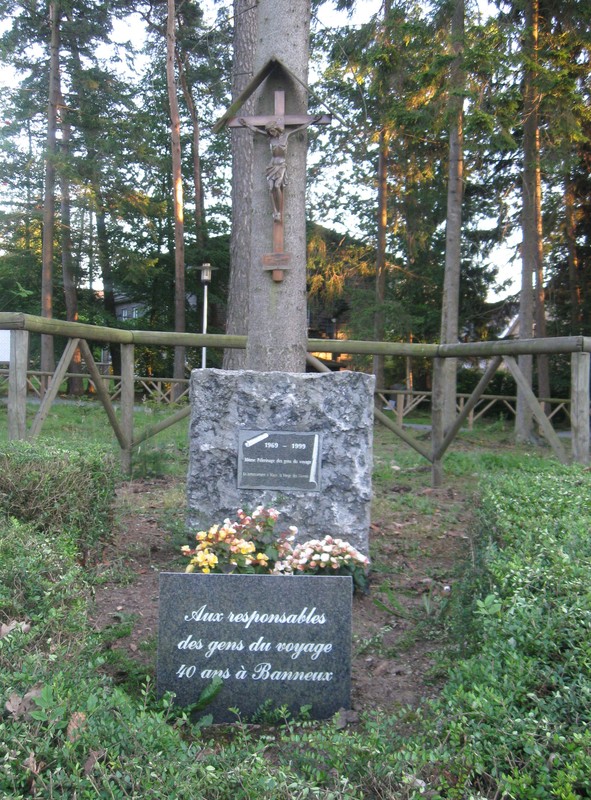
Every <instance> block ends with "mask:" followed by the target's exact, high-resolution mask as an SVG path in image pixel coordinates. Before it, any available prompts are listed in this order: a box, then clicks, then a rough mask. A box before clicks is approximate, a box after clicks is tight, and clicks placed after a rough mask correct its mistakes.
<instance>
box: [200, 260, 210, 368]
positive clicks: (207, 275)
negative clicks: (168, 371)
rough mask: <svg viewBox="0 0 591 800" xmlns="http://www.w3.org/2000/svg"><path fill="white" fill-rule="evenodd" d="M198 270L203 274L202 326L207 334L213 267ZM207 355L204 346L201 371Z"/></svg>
mask: <svg viewBox="0 0 591 800" xmlns="http://www.w3.org/2000/svg"><path fill="white" fill-rule="evenodd" d="M197 269H198V270H199V271H200V272H201V283H202V284H203V325H202V333H204V334H205V333H207V290H208V287H209V284H210V283H211V273H212V270H213V268H212V266H211V264H202V265H201V266H200V267H197ZM206 354H207V348H206V347H205V346H203V347H202V348H201V369H205V361H206Z"/></svg>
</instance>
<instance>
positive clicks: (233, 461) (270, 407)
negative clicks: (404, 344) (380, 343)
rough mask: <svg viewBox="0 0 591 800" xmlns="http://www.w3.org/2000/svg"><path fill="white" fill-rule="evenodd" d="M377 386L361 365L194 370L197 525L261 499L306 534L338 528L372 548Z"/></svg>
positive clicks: (191, 505) (190, 495)
mask: <svg viewBox="0 0 591 800" xmlns="http://www.w3.org/2000/svg"><path fill="white" fill-rule="evenodd" d="M373 391H374V378H373V376H371V375H365V374H363V373H357V372H336V373H320V374H307V373H282V372H254V371H250V370H236V371H223V370H216V369H205V370H194V371H193V373H192V375H191V406H192V412H191V426H190V453H189V459H190V460H189V472H188V477H187V500H188V521H189V526H190V527H191V528H192V529H194V530H201V529H207V528H209V527H210V526H211V525H212V524H214V523H217V522H222V521H223V520H224V519H225V518H226V517H230V518H232V519H233V518H234V517H235V514H236V511H237V509H239V508H244V509H246V510H252V509H254V508H256V506H258V505H260V504H262V505H265V506H274V507H275V508H277V509H278V510H279V511H280V513H281V519H280V527H281V529H286V528H287V527H288V526H290V525H295V526H296V527H297V528H298V530H299V536H298V540H299V541H302V540H304V539H309V538H317V537H322V536H325V535H333V536H338V537H340V538H342V539H346V540H347V541H349V542H350V543H351V544H352V545H354V546H355V547H356V548H357V549H358V550H360V551H361V552H363V553H365V554H367V552H368V531H369V504H370V501H371V472H372V440H373Z"/></svg>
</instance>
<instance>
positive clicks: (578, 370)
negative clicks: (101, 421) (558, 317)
mask: <svg viewBox="0 0 591 800" xmlns="http://www.w3.org/2000/svg"><path fill="white" fill-rule="evenodd" d="M3 329H4V330H10V331H11V349H10V363H9V368H8V370H7V371H6V370H4V371H0V382H1V381H2V379H3V378H4V379H5V377H4V376H5V374H6V372H7V374H8V436H9V439H19V438H21V439H22V438H27V437H28V438H33V437H34V436H36V435H37V434H38V433H39V431H40V430H41V427H42V425H43V421H44V419H45V418H46V417H47V415H48V413H49V409H50V407H51V404H52V403H53V401H54V400H55V398H56V397H57V395H58V393H59V390H60V387H61V386H62V384H63V382H64V381H65V380H67V379H68V378H80V377H82V378H84V379H85V380H87V381H88V382H89V384H90V385H91V386H92V387H93V388H94V391H95V392H96V394H97V396H98V398H99V399H100V401H101V402H102V404H103V406H104V409H105V411H106V413H107V416H108V418H109V422H110V423H111V426H112V428H113V431H114V433H115V436H116V438H117V441H118V442H119V445H120V447H121V451H122V461H123V466H124V469H127V470H128V471H129V470H130V468H131V453H132V450H133V449H134V448H135V447H137V446H138V445H139V444H140V443H141V442H143V441H144V440H145V439H147V438H149V437H150V436H153V435H155V434H156V433H158V432H159V431H161V430H164V429H165V428H166V427H169V426H170V425H172V424H175V423H176V422H179V421H180V420H181V419H184V418H185V417H186V416H188V414H189V412H190V408H189V406H188V405H187V406H185V407H184V408H181V409H180V410H179V411H177V412H176V413H174V414H173V415H172V416H171V417H169V418H168V420H163V421H161V422H159V423H157V424H156V425H154V426H151V428H148V429H144V430H142V432H141V434H140V435H139V436H135V437H134V432H133V409H134V402H135V398H136V385H138V386H139V387H140V388H141V391H142V392H144V393H145V394H147V395H148V396H151V397H152V398H156V399H157V400H158V401H159V402H170V401H171V400H172V398H173V397H174V398H175V400H177V399H178V394H180V395H181V396H186V395H187V393H188V381H187V380H183V381H179V380H178V379H167V378H153V377H151V376H150V377H139V376H136V375H135V370H134V367H135V363H134V347H135V346H136V345H137V346H142V345H157V346H159V347H175V346H183V347H195V348H203V347H209V348H223V349H226V348H230V349H235V348H238V349H244V348H245V347H246V337H245V336H227V335H224V334H199V333H172V332H170V331H136V330H122V329H116V328H106V327H101V326H94V325H87V324H85V323H79V322H66V321H64V320H57V319H46V318H42V317H36V316H33V315H30V314H21V313H17V312H0V330H3ZM30 333H34V334H40V335H46V336H60V337H64V338H66V339H67V340H68V342H67V344H66V347H65V350H64V352H63V354H62V357H61V359H60V362H59V364H58V366H57V367H56V370H55V372H54V373H52V374H47V373H42V372H39V371H29V369H28V366H29V365H28V350H29V334H30ZM88 342H92V343H97V342H101V343H104V344H119V345H120V349H121V375H120V376H113V375H109V374H105V370H104V365H102V364H100V365H99V364H97V362H95V360H94V357H93V354H92V352H91V350H90V347H89V345H88ZM76 350H79V351H80V353H81V355H82V358H83V360H84V362H85V363H86V368H87V370H88V372H87V373H80V372H75V373H73V372H71V371H68V367H69V366H70V362H71V360H72V358H73V356H74V353H75V352H76ZM307 350H308V353H309V355H308V357H307V361H308V363H309V364H310V365H311V366H312V367H313V368H315V369H318V370H320V371H323V372H326V371H330V370H329V369H328V367H327V366H326V365H325V364H324V363H323V362H321V361H320V360H319V359H317V358H316V357H315V356H313V355H311V354H313V353H319V352H322V353H336V354H341V355H390V356H407V357H415V358H428V359H431V360H432V362H433V391H432V392H412V391H410V390H382V391H381V392H378V394H377V401H378V402H377V403H376V409H375V418H376V420H377V421H380V422H381V423H382V424H384V425H386V427H388V428H390V430H392V431H393V432H394V433H395V434H396V435H397V436H399V437H400V438H401V439H402V440H403V441H405V442H407V443H408V444H410V446H411V447H414V449H415V450H416V451H417V452H419V453H420V454H421V455H422V456H424V457H425V458H426V459H427V460H428V461H430V462H431V465H432V476H433V483H434V485H439V483H440V482H441V475H442V468H441V462H442V459H443V457H444V455H445V452H446V451H447V449H448V447H449V445H450V444H451V442H452V441H453V439H454V437H455V436H456V435H457V433H458V431H459V430H460V429H461V427H462V426H463V425H464V424H465V423H467V424H468V426H469V427H470V426H471V425H472V424H473V422H474V421H475V420H476V419H478V418H479V417H480V416H482V415H483V414H484V413H486V411H488V410H490V408H491V407H492V406H493V405H494V404H495V403H501V404H502V405H503V407H504V408H505V409H506V410H507V411H509V412H510V413H512V414H514V413H515V398H513V397H510V396H504V395H486V394H485V393H484V392H485V390H486V387H487V386H488V384H489V382H490V380H491V379H492V377H493V376H494V374H495V373H496V371H497V370H498V369H499V367H500V366H501V365H502V366H503V367H504V368H505V369H506V370H507V371H508V372H509V373H510V374H511V375H512V377H513V378H514V379H515V382H516V384H517V386H518V390H519V391H520V392H521V395H522V397H523V398H524V401H525V402H526V403H527V406H528V408H529V410H530V412H531V414H532V416H533V417H534V418H535V420H536V422H537V424H538V426H539V429H540V431H541V433H542V434H543V435H544V437H545V438H546V440H547V441H548V443H549V444H550V446H551V447H552V449H553V451H554V453H555V455H556V456H557V458H558V459H559V460H560V461H562V462H563V463H566V462H567V461H568V460H570V459H569V457H568V455H567V454H566V452H565V450H564V447H563V444H562V443H561V441H560V440H559V438H558V436H557V434H556V432H555V431H554V429H553V427H552V424H551V422H550V420H551V418H552V417H553V416H554V415H555V414H556V413H558V411H559V410H563V411H564V412H565V413H566V414H567V416H568V417H569V418H570V421H571V430H572V460H574V461H578V462H580V463H584V464H587V463H589V459H590V455H589V445H590V431H589V409H590V406H589V378H590V354H591V337H585V336H563V337H555V338H546V339H508V340H500V341H494V342H490V341H486V342H465V343H458V344H409V343H403V342H367V341H353V340H342V339H308V341H307ZM539 354H548V355H552V354H555V355H558V354H562V355H570V357H571V397H570V399H568V400H567V399H555V398H549V399H542V400H540V399H538V398H536V397H535V395H534V394H533V392H532V390H531V387H530V386H529V385H528V382H527V381H526V380H525V378H524V376H523V374H522V372H521V370H520V368H519V365H518V362H517V361H516V356H520V355H539ZM447 358H455V359H464V360H467V359H473V358H477V359H480V360H482V361H484V360H489V363H488V366H487V367H486V369H485V370H484V373H483V375H482V378H481V379H480V381H479V383H478V385H477V386H476V388H475V389H474V391H473V392H472V393H471V394H470V395H468V394H459V395H457V412H458V413H457V415H456V418H455V421H454V422H453V424H452V426H451V428H450V429H449V430H444V429H443V380H442V369H443V368H442V365H443V362H444V360H445V359H447ZM179 383H182V384H184V386H183V387H182V390H181V391H180V392H178V393H177V390H178V384H179ZM173 387H174V391H173ZM28 391H32V392H34V393H35V394H37V395H38V397H39V399H40V407H39V410H38V412H37V414H36V416H35V419H34V421H33V423H32V425H31V427H30V429H29V430H28V431H27V427H26V410H25V403H26V399H27V393H28ZM391 398H394V400H393V402H392V405H390V401H391ZM114 400H118V401H119V408H118V411H116V410H115V407H114V405H113V401H114ZM425 402H429V403H430V405H431V429H432V430H431V443H430V447H429V446H426V445H425V444H423V443H422V442H419V441H418V440H416V439H414V438H413V437H412V435H410V434H409V432H408V431H406V430H403V426H402V423H403V419H404V416H405V415H406V414H407V413H409V412H410V411H411V410H413V409H415V408H416V407H418V406H420V405H421V404H422V403H425ZM381 404H384V405H385V406H386V409H388V407H389V408H390V410H392V411H394V417H395V419H392V418H391V417H390V416H388V415H387V414H385V413H384V412H383V411H382V410H381V409H380V407H379V406H380V405H381ZM544 405H547V406H549V407H550V408H551V410H550V412H549V414H546V413H545V409H544ZM392 406H393V407H392Z"/></svg>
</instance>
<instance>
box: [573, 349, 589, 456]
mask: <svg viewBox="0 0 591 800" xmlns="http://www.w3.org/2000/svg"><path fill="white" fill-rule="evenodd" d="M590 359H591V355H590V354H589V353H573V354H572V355H571V407H570V409H571V410H570V417H571V431H572V455H573V461H575V462H576V463H578V464H588V463H589V377H590V369H589V364H590Z"/></svg>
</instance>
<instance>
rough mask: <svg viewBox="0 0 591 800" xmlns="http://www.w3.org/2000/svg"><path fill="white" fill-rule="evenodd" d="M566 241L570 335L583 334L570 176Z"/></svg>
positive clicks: (573, 190) (565, 201)
mask: <svg viewBox="0 0 591 800" xmlns="http://www.w3.org/2000/svg"><path fill="white" fill-rule="evenodd" d="M564 213H565V217H566V219H565V239H566V249H567V257H568V293H569V301H570V302H569V306H570V309H569V310H570V333H571V335H573V336H574V335H576V334H577V333H582V332H583V331H582V327H581V323H582V321H583V320H582V313H581V312H582V289H581V280H580V274H579V253H578V250H577V233H576V231H577V221H576V215H575V188H574V185H573V181H572V178H571V177H570V176H569V177H568V178H567V179H566V181H565V187H564Z"/></svg>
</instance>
